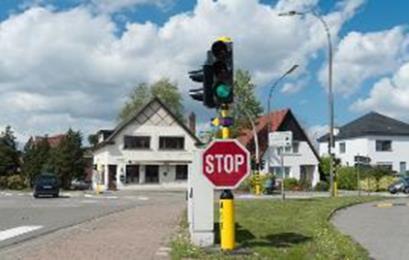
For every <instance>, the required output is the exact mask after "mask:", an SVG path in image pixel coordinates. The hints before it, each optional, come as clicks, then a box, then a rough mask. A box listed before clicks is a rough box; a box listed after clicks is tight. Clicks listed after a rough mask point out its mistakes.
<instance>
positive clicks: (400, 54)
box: [319, 26, 409, 95]
mask: <svg viewBox="0 0 409 260" xmlns="http://www.w3.org/2000/svg"><path fill="white" fill-rule="evenodd" d="M408 46H409V35H408V34H407V33H406V32H405V29H404V28H403V27H401V26H397V27H394V28H392V29H390V30H386V31H379V32H370V33H359V32H350V33H349V34H348V35H347V36H345V38H343V39H342V40H341V41H340V43H339V45H338V48H336V51H335V54H334V60H333V75H334V76H333V77H334V78H333V85H334V90H335V91H337V92H340V93H344V94H346V95H348V94H351V93H353V92H355V91H356V90H357V89H359V88H360V87H361V84H362V83H363V82H364V81H365V80H367V79H370V78H376V77H379V76H382V75H386V74H388V73H391V72H393V71H395V70H396V69H397V68H398V67H399V65H401V64H402V62H403V61H404V60H406V59H408V57H409V56H408V55H409V49H408ZM327 71H328V66H325V67H323V68H322V69H321V70H320V73H319V78H320V81H321V83H322V84H323V85H324V86H325V87H326V86H327V82H328V77H327V73H328V72H327Z"/></svg>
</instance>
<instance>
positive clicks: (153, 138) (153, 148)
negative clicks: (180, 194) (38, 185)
mask: <svg viewBox="0 0 409 260" xmlns="http://www.w3.org/2000/svg"><path fill="white" fill-rule="evenodd" d="M190 120H191V121H192V120H194V116H191V117H190ZM190 126H191V127H192V128H194V122H190ZM97 134H98V144H97V145H96V146H95V148H94V149H93V152H92V153H93V158H94V168H95V169H96V171H95V174H94V175H95V176H94V178H93V179H94V182H93V186H94V188H95V186H96V185H95V184H96V182H98V183H100V187H99V188H100V189H102V190H106V189H110V190H116V189H132V188H137V187H141V186H142V185H147V184H154V185H160V186H165V187H179V188H181V187H186V186H187V177H188V165H189V164H190V163H191V162H192V159H193V151H194V150H195V145H196V144H198V143H200V142H199V140H198V139H197V137H196V136H195V134H194V132H193V131H192V130H191V129H190V128H188V127H187V126H186V125H185V124H184V123H183V122H181V121H180V120H178V119H177V118H176V116H175V115H174V114H173V113H172V111H171V110H170V109H168V108H167V107H166V105H165V104H163V103H162V102H161V101H160V99H158V98H154V99H152V100H151V101H150V102H149V103H147V104H146V105H145V106H143V107H142V108H141V109H140V110H139V111H137V112H136V113H135V114H134V115H133V116H131V117H130V118H129V119H128V120H125V121H123V122H122V123H120V124H119V125H118V126H117V127H116V128H115V129H113V130H101V131H99V132H98V133H97Z"/></svg>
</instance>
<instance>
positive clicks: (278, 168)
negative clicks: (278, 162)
mask: <svg viewBox="0 0 409 260" xmlns="http://www.w3.org/2000/svg"><path fill="white" fill-rule="evenodd" d="M290 170H291V167H284V172H285V177H286V178H288V177H289V176H290ZM282 172H283V171H282V168H281V166H273V167H270V173H272V174H273V175H274V176H276V177H277V178H282V177H283V174H282Z"/></svg>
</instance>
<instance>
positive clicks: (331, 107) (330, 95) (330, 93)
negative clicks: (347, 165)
mask: <svg viewBox="0 0 409 260" xmlns="http://www.w3.org/2000/svg"><path fill="white" fill-rule="evenodd" d="M308 13H310V14H312V15H313V16H315V17H316V18H317V19H318V20H319V21H320V22H321V24H322V25H323V26H324V29H325V32H326V35H327V40H328V107H329V140H328V155H329V158H330V166H329V175H330V189H331V196H335V195H336V188H335V185H334V167H333V160H334V158H333V154H332V148H334V144H335V143H334V94H333V91H332V42H331V33H330V30H329V27H328V24H327V23H326V22H325V20H324V18H322V16H320V15H319V14H318V13H317V12H316V11H314V10H310V11H308V12H297V11H289V12H286V13H279V14H278V15H279V16H295V15H301V16H303V15H306V14H308Z"/></svg>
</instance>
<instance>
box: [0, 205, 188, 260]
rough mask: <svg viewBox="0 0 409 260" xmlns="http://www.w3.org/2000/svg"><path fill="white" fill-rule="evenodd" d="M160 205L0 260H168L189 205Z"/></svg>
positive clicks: (28, 245) (61, 234)
mask: <svg viewBox="0 0 409 260" xmlns="http://www.w3.org/2000/svg"><path fill="white" fill-rule="evenodd" d="M158 202H159V203H158ZM158 202H157V203H155V205H152V206H144V207H143V208H139V207H138V208H133V209H128V210H125V211H122V212H119V213H114V214H111V215H108V216H105V217H102V218H98V219H94V220H92V221H89V222H85V223H82V224H80V225H77V226H74V227H71V228H67V229H63V230H60V231H57V232H55V233H51V234H49V235H46V236H43V237H40V238H36V239H33V240H30V241H27V242H23V243H21V244H18V245H16V246H14V247H12V248H9V249H7V250H3V251H0V259H27V260H34V259H35V260H40V259H41V260H47V259H50V260H51V259H52V260H54V259H75V260H81V259H87V260H88V259H99V260H100V259H101V260H103V259H118V260H119V259H121V260H122V259H168V258H169V254H168V253H169V249H168V248H167V245H168V242H169V240H168V239H169V238H170V236H171V234H172V232H173V231H174V230H175V229H176V228H177V225H178V221H179V218H180V216H181V214H182V212H183V209H184V208H185V206H186V202H185V201H184V200H183V199H180V197H178V198H175V199H171V200H169V199H167V200H166V201H158Z"/></svg>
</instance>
